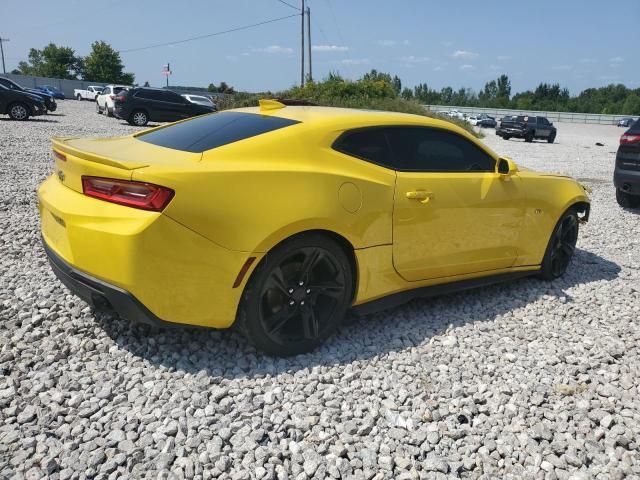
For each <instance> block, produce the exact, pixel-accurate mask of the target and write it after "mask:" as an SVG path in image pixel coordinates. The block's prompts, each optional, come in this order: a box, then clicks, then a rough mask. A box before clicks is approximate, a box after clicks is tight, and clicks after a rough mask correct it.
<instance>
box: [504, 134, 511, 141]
mask: <svg viewBox="0 0 640 480" xmlns="http://www.w3.org/2000/svg"><path fill="white" fill-rule="evenodd" d="M502 138H503V140H509V139H510V138H511V137H510V136H509V135H505V136H504V137H502Z"/></svg>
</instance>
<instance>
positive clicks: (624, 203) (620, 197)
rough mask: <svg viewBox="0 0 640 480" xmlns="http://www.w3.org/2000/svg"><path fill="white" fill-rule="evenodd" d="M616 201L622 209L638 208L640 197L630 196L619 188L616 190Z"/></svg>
mask: <svg viewBox="0 0 640 480" xmlns="http://www.w3.org/2000/svg"><path fill="white" fill-rule="evenodd" d="M616 201H617V202H618V205H620V206H621V207H622V208H638V207H640V195H631V194H630V193H627V192H625V191H623V190H622V189H620V188H616Z"/></svg>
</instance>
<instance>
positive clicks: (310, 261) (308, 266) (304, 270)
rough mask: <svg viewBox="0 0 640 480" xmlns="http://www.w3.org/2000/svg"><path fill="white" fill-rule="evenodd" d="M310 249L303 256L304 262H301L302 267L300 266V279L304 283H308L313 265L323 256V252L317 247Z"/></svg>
mask: <svg viewBox="0 0 640 480" xmlns="http://www.w3.org/2000/svg"><path fill="white" fill-rule="evenodd" d="M310 250H311V251H310V252H308V253H307V255H306V256H305V258H304V262H302V267H301V268H300V280H301V281H303V282H304V283H309V278H310V277H311V271H312V270H313V267H315V266H316V265H317V263H318V262H319V261H320V259H321V258H322V256H323V253H322V252H321V251H320V250H319V249H317V248H312V249H310Z"/></svg>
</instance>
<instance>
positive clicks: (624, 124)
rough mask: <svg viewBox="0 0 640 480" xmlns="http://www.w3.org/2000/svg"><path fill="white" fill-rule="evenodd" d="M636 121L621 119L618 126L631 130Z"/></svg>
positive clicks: (633, 119)
mask: <svg viewBox="0 0 640 480" xmlns="http://www.w3.org/2000/svg"><path fill="white" fill-rule="evenodd" d="M635 121H636V119H635V118H621V119H620V120H618V126H619V127H627V128H629V127H630V126H631V125H633V123H634V122H635Z"/></svg>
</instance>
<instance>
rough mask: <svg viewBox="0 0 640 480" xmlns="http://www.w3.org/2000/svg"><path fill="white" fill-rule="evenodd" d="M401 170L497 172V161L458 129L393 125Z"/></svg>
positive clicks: (392, 140) (390, 133)
mask: <svg viewBox="0 0 640 480" xmlns="http://www.w3.org/2000/svg"><path fill="white" fill-rule="evenodd" d="M387 132H388V133H387V136H388V139H389V143H390V144H391V149H392V151H393V156H394V158H395V159H396V160H395V162H396V165H397V169H398V170H406V171H418V172H493V171H494V169H495V161H494V160H493V158H492V157H490V156H489V155H487V154H486V153H485V152H484V151H482V150H481V149H480V148H479V147H477V146H476V145H474V144H473V143H472V142H470V141H469V140H467V139H466V138H464V137H462V136H460V135H458V134H457V133H453V132H448V131H446V130H438V129H435V128H420V127H414V128H403V127H396V128H389V129H388V131H387Z"/></svg>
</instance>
